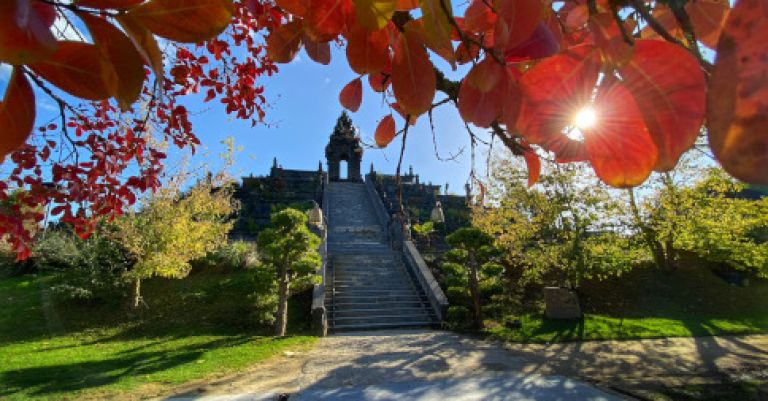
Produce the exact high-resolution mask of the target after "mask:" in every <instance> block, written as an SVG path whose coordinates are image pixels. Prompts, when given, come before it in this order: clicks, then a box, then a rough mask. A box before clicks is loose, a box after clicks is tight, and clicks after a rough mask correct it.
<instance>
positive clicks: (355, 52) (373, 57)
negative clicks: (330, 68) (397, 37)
mask: <svg viewBox="0 0 768 401" xmlns="http://www.w3.org/2000/svg"><path fill="white" fill-rule="evenodd" d="M347 61H349V66H350V68H352V71H354V72H356V73H358V74H368V73H371V74H372V73H375V72H378V71H381V70H383V69H384V68H385V67H386V66H387V65H388V64H389V63H390V61H389V38H388V33H387V30H386V29H380V30H378V31H373V32H370V31H368V30H366V29H365V28H363V27H361V26H359V25H355V26H354V27H352V29H351V30H350V32H349V35H348V38H347Z"/></svg>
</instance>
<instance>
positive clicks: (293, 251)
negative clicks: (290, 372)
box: [256, 208, 321, 336]
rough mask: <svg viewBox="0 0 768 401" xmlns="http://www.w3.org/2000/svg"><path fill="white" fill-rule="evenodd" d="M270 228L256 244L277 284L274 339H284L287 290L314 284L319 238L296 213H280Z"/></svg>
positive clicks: (286, 210) (319, 260) (273, 218)
mask: <svg viewBox="0 0 768 401" xmlns="http://www.w3.org/2000/svg"><path fill="white" fill-rule="evenodd" d="M271 221H272V227H271V228H267V229H265V230H263V231H262V232H261V233H259V236H258V238H257V240H256V242H257V244H258V246H259V255H260V257H261V260H262V262H263V264H264V266H266V267H268V268H271V269H274V272H275V278H276V279H277V281H278V304H277V318H276V321H275V335H277V336H284V335H285V332H286V326H287V324H288V297H289V296H290V291H291V287H292V286H293V287H296V288H301V287H304V286H306V285H308V284H311V283H314V282H316V279H317V276H316V275H315V271H317V269H318V268H319V267H320V265H321V259H320V254H319V253H318V252H317V247H318V245H320V238H319V237H318V236H317V235H315V234H312V233H311V232H310V231H309V229H308V228H307V216H306V215H305V214H304V213H302V212H301V211H298V210H296V209H290V208H289V209H284V210H281V211H279V212H276V213H273V214H272V216H271Z"/></svg>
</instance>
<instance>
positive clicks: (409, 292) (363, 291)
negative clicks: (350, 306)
mask: <svg viewBox="0 0 768 401" xmlns="http://www.w3.org/2000/svg"><path fill="white" fill-rule="evenodd" d="M333 291H334V292H333V296H334V297H358V296H361V297H383V296H393V297H399V296H402V297H406V296H417V295H418V294H417V293H416V292H415V291H414V290H413V288H408V287H403V288H398V289H392V290H380V289H373V288H370V289H369V288H355V289H343V290H337V289H334V290H333Z"/></svg>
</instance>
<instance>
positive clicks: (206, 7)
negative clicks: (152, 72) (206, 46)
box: [127, 0, 233, 43]
mask: <svg viewBox="0 0 768 401" xmlns="http://www.w3.org/2000/svg"><path fill="white" fill-rule="evenodd" d="M232 12H233V6H232V0H151V1H149V2H148V3H144V4H142V5H140V6H137V7H134V8H132V9H131V10H129V11H128V13H127V15H129V16H131V17H133V19H135V20H136V21H137V22H139V23H141V24H142V25H144V26H145V27H147V29H149V30H150V31H152V33H154V34H155V35H157V36H161V37H164V38H167V39H170V40H173V41H175V42H185V43H197V42H202V41H204V40H207V39H211V38H214V37H215V36H216V35H218V34H219V33H221V31H223V30H224V28H226V27H227V25H229V23H230V22H231V21H232Z"/></svg>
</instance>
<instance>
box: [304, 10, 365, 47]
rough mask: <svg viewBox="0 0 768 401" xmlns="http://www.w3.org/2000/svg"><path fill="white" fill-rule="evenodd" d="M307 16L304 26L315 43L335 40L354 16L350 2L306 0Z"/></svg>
mask: <svg viewBox="0 0 768 401" xmlns="http://www.w3.org/2000/svg"><path fill="white" fill-rule="evenodd" d="M307 1H308V3H309V5H308V8H307V16H306V19H305V20H304V26H305V29H306V30H307V33H308V34H309V36H310V37H311V38H312V39H313V40H315V41H317V42H327V41H329V40H333V39H335V38H336V37H337V36H338V35H339V34H340V33H341V32H343V31H344V29H345V28H346V27H347V23H348V21H349V19H350V17H351V16H353V15H354V10H353V8H352V2H351V1H350V0H307Z"/></svg>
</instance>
